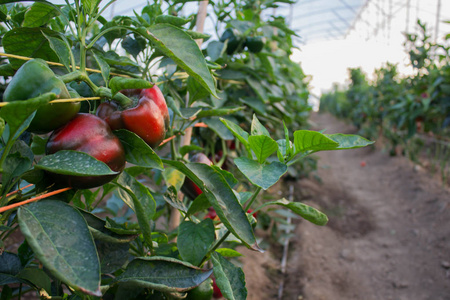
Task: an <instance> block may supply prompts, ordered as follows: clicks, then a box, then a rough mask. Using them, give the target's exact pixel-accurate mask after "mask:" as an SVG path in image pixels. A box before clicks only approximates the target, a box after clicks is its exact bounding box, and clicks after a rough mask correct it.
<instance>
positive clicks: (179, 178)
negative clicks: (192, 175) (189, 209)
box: [162, 167, 184, 191]
mask: <svg viewBox="0 0 450 300" xmlns="http://www.w3.org/2000/svg"><path fill="white" fill-rule="evenodd" d="M162 175H163V177H164V181H165V182H166V184H167V186H173V187H174V188H175V189H176V190H177V191H179V190H180V189H181V186H182V185H183V182H184V174H183V173H181V172H180V171H178V170H177V169H175V168H173V167H168V168H165V169H164V172H163V174H162Z"/></svg>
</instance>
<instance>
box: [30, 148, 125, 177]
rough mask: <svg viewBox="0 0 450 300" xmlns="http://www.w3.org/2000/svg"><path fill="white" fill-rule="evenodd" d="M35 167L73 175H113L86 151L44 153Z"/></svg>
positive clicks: (102, 163)
mask: <svg viewBox="0 0 450 300" xmlns="http://www.w3.org/2000/svg"><path fill="white" fill-rule="evenodd" d="M35 168H37V169H41V170H45V171H49V172H52V173H55V174H63V175H74V176H103V175H115V174H118V172H114V171H112V170H111V169H110V168H109V167H108V165H107V164H105V163H104V162H102V161H99V160H97V159H96V158H94V157H92V156H90V155H89V154H87V153H84V152H79V151H73V150H61V151H58V152H56V153H55V154H51V155H45V156H44V157H42V158H41V160H40V161H39V162H38V163H37V164H36V165H35Z"/></svg>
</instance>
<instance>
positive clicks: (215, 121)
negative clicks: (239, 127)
mask: <svg viewBox="0 0 450 300" xmlns="http://www.w3.org/2000/svg"><path fill="white" fill-rule="evenodd" d="M203 122H204V123H205V124H206V125H208V128H209V129H211V130H212V131H214V132H215V133H217V135H218V136H219V137H220V138H221V139H222V140H226V141H231V140H233V139H234V137H233V134H232V133H231V132H230V131H229V130H228V128H227V127H226V126H225V125H224V124H222V122H221V121H220V119H219V118H217V117H212V118H209V119H205V120H203Z"/></svg>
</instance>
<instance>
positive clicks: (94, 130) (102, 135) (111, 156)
mask: <svg viewBox="0 0 450 300" xmlns="http://www.w3.org/2000/svg"><path fill="white" fill-rule="evenodd" d="M45 150H46V154H54V153H56V152H58V151H61V150H75V151H80V152H84V153H87V154H89V155H91V156H93V157H95V158H96V159H98V160H100V161H102V162H104V163H105V164H107V165H108V166H109V168H110V169H111V170H112V171H114V172H118V173H120V172H122V171H123V169H124V168H125V162H126V161H125V150H124V148H123V146H122V144H121V142H120V140H119V139H118V138H117V137H116V136H115V135H114V134H113V133H112V131H111V129H110V128H109V125H108V124H107V123H106V122H105V121H104V120H102V119H100V118H99V117H97V116H95V115H92V114H84V113H80V114H77V115H76V116H75V118H74V119H72V120H71V121H70V122H69V123H67V124H66V125H64V126H63V127H61V128H59V129H57V130H55V131H53V133H52V134H51V135H50V137H49V139H48V142H47V145H46V148H45ZM117 175H118V174H116V175H102V176H86V177H82V176H73V175H61V174H55V175H54V176H53V178H54V179H55V180H56V181H59V182H61V183H64V184H66V185H67V186H70V187H73V188H78V189H87V188H93V187H97V186H101V185H103V184H105V183H107V182H109V181H111V180H113V179H114V178H115V177H116V176H117Z"/></svg>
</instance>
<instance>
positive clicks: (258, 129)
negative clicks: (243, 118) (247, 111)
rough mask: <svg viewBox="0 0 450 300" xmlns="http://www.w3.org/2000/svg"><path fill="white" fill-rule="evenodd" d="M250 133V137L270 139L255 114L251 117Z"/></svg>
mask: <svg viewBox="0 0 450 300" xmlns="http://www.w3.org/2000/svg"><path fill="white" fill-rule="evenodd" d="M250 133H251V135H265V136H268V137H270V133H269V131H268V130H267V129H266V127H264V125H263V124H261V122H260V121H259V120H258V118H257V117H256V115H255V114H254V115H253V119H252V127H251V130H250Z"/></svg>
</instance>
